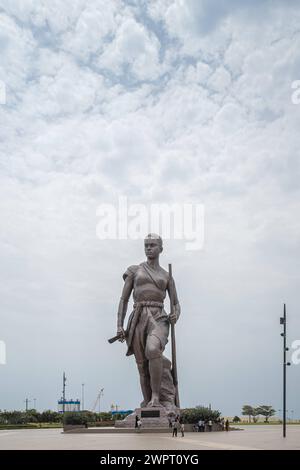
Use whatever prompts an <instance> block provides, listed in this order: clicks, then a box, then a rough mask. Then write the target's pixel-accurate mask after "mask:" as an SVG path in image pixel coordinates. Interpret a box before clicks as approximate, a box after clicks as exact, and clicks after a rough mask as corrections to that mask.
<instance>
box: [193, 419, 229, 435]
mask: <svg viewBox="0 0 300 470" xmlns="http://www.w3.org/2000/svg"><path fill="white" fill-rule="evenodd" d="M217 424H221V426H222V429H223V430H225V431H229V421H228V419H226V421H224V419H221V420H218V422H217ZM212 427H213V422H212V420H211V419H210V420H208V421H204V420H203V419H199V421H198V423H197V424H196V425H195V427H194V429H195V431H198V432H204V431H205V430H206V429H208V431H209V432H211V431H212Z"/></svg>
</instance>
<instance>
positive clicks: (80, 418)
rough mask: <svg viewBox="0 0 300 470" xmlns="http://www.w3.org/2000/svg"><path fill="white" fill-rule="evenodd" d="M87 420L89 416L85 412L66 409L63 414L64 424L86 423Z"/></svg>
mask: <svg viewBox="0 0 300 470" xmlns="http://www.w3.org/2000/svg"><path fill="white" fill-rule="evenodd" d="M88 422H89V416H88V414H87V413H85V412H81V411H75V412H71V411H68V412H66V413H65V415H64V424H84V425H87V424H88Z"/></svg>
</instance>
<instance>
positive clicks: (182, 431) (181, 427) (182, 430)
mask: <svg viewBox="0 0 300 470" xmlns="http://www.w3.org/2000/svg"><path fill="white" fill-rule="evenodd" d="M180 431H181V437H184V423H183V422H182V421H181V422H180Z"/></svg>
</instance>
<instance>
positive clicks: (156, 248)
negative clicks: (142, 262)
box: [144, 233, 163, 259]
mask: <svg viewBox="0 0 300 470" xmlns="http://www.w3.org/2000/svg"><path fill="white" fill-rule="evenodd" d="M144 244H145V254H146V256H147V258H149V259H155V258H158V257H159V255H160V253H161V252H162V251H163V241H162V238H161V237H160V236H159V235H156V233H148V235H147V236H146V238H145V240H144Z"/></svg>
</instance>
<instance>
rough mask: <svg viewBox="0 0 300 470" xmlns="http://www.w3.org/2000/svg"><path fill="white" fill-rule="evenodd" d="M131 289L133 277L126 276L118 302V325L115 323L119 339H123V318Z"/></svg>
mask: <svg viewBox="0 0 300 470" xmlns="http://www.w3.org/2000/svg"><path fill="white" fill-rule="evenodd" d="M132 289H133V279H132V277H129V276H128V277H126V279H125V284H124V287H123V291H122V295H121V298H120V302H119V308H118V325H117V335H121V338H120V341H124V339H125V331H124V327H123V325H124V320H125V316H126V312H127V307H128V301H129V298H130V295H131V292H132Z"/></svg>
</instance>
